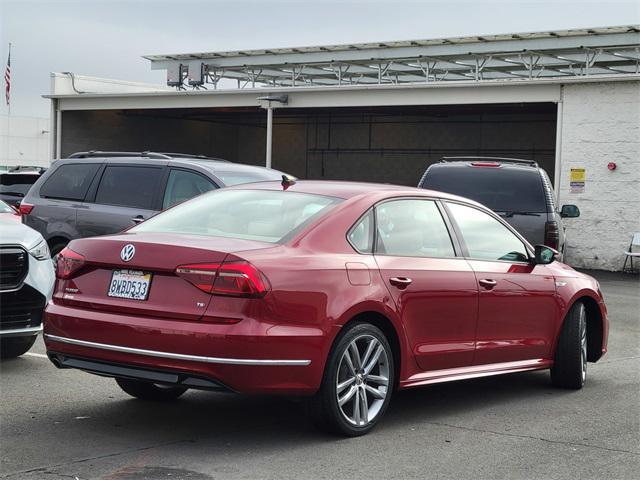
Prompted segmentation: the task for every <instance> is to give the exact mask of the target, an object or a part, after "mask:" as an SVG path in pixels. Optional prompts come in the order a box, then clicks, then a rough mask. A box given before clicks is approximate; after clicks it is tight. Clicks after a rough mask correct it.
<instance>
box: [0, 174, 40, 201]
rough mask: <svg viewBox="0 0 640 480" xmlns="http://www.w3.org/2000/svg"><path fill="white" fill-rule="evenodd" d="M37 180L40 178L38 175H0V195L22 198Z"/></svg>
mask: <svg viewBox="0 0 640 480" xmlns="http://www.w3.org/2000/svg"><path fill="white" fill-rule="evenodd" d="M38 178H40V175H38V174H34V175H31V174H24V173H18V174H10V173H6V174H2V175H0V193H4V194H5V195H14V196H17V197H24V196H25V195H26V194H27V192H28V191H29V189H30V188H31V185H33V184H34V183H36V180H38Z"/></svg>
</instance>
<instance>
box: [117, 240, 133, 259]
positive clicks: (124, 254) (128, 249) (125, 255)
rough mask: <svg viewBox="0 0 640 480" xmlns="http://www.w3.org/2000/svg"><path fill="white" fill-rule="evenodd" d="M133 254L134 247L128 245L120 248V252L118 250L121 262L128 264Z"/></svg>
mask: <svg viewBox="0 0 640 480" xmlns="http://www.w3.org/2000/svg"><path fill="white" fill-rule="evenodd" d="M135 254H136V247H134V246H133V245H131V244H130V243H129V244H128V245H125V246H124V247H122V250H120V258H121V259H122V261H123V262H128V261H129V260H131V259H132V258H133V256H134V255H135Z"/></svg>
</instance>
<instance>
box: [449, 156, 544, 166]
mask: <svg viewBox="0 0 640 480" xmlns="http://www.w3.org/2000/svg"><path fill="white" fill-rule="evenodd" d="M469 160H490V161H500V162H508V163H521V164H523V165H531V166H536V167H537V166H538V162H536V161H535V160H525V159H523V158H508V157H483V156H479V155H478V156H476V155H466V156H459V157H442V159H441V160H440V161H441V162H443V163H447V162H468V161H469Z"/></svg>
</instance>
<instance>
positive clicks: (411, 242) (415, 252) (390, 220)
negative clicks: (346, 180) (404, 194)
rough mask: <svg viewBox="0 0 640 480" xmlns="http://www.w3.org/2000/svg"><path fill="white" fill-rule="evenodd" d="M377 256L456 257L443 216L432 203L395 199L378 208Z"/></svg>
mask: <svg viewBox="0 0 640 480" xmlns="http://www.w3.org/2000/svg"><path fill="white" fill-rule="evenodd" d="M375 211H376V230H377V231H376V239H377V240H376V253H378V254H382V255H395V256H401V257H432V258H442V257H445V258H446V257H455V256H456V254H455V250H454V249H453V243H452V242H451V237H450V236H449V231H448V230H447V226H446V225H445V223H444V220H443V218H442V215H441V214H440V211H439V210H438V207H437V206H436V204H435V202H434V201H432V200H409V199H407V200H393V201H390V202H385V203H383V204H381V205H379V206H377V207H376V209H375Z"/></svg>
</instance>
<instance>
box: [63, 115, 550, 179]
mask: <svg viewBox="0 0 640 480" xmlns="http://www.w3.org/2000/svg"><path fill="white" fill-rule="evenodd" d="M556 116H557V115H556V104H554V103H522V104H492V105H444V106H443V105H438V106H410V107H406V106H403V107H367V108H362V107H358V108H305V109H295V108H281V109H276V110H275V113H274V129H273V167H274V168H276V169H279V170H282V171H285V172H288V173H290V174H292V175H295V176H297V177H299V178H310V179H332V180H359V181H372V182H387V183H396V184H402V185H409V186H415V185H417V183H418V181H419V180H420V177H421V176H422V173H423V172H424V170H425V169H426V168H427V166H428V165H430V164H431V163H434V162H438V161H440V160H441V158H442V157H444V156H456V155H478V156H496V157H514V158H524V159H530V160H535V161H536V162H538V164H540V166H542V167H543V168H544V169H545V170H546V171H547V173H548V174H549V177H550V178H551V180H552V181H554V166H555V143H556V138H555V137H556ZM265 136H266V114H265V111H264V110H261V109H260V108H258V107H255V108H246V107H243V108H191V109H145V110H133V109H131V110H99V111H97V110H96V111H65V112H63V116H62V139H61V151H62V156H63V157H64V156H67V155H69V154H71V153H73V152H76V151H84V150H121V151H144V150H151V151H157V152H181V153H193V154H202V155H207V156H214V157H220V158H224V159H227V160H230V161H233V162H239V163H247V164H253V165H264V161H265V141H266V138H265Z"/></svg>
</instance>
